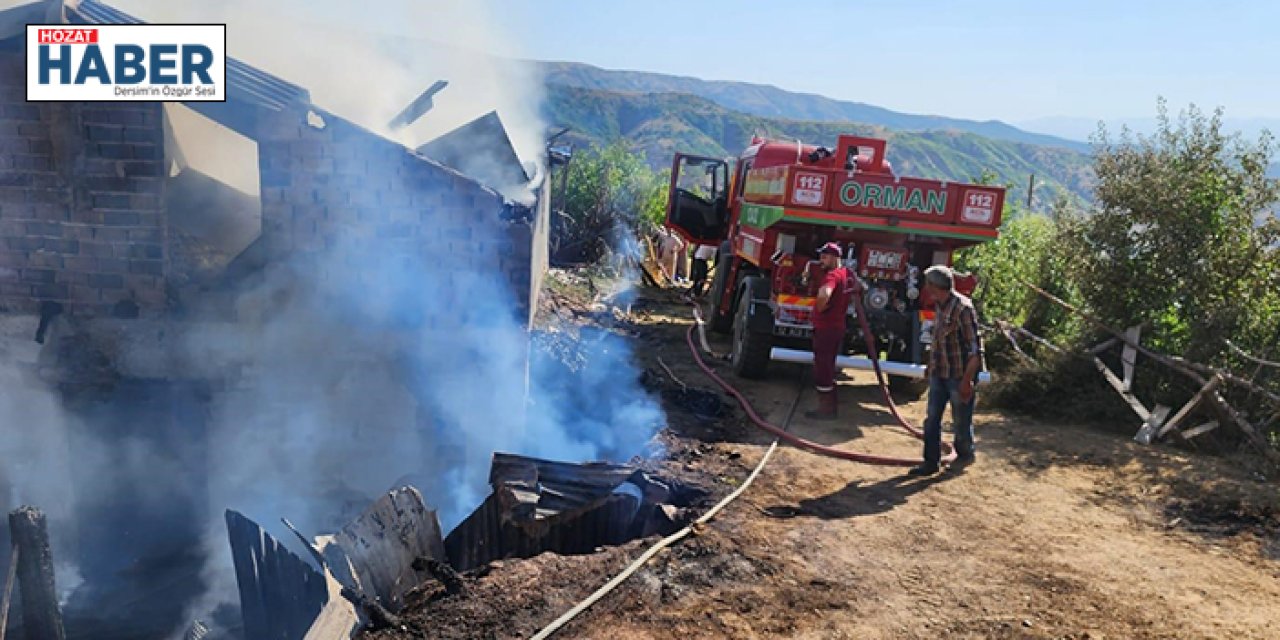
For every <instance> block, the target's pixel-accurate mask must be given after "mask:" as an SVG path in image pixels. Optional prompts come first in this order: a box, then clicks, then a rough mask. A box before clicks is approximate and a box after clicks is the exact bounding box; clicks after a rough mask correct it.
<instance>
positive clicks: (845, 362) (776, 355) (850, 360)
mask: <svg viewBox="0 0 1280 640" xmlns="http://www.w3.org/2000/svg"><path fill="white" fill-rule="evenodd" d="M769 358H770V359H772V360H777V361H778V362H796V363H799V364H813V352H812V351H801V350H799V349H783V348H782V347H774V348H773V350H772V351H770V352H769ZM836 366H837V367H840V368H841V369H861V370H863V371H873V370H874V369H873V367H872V365H871V359H870V358H855V357H853V356H836ZM880 370H881V371H883V372H884V373H885V375H888V376H902V377H904V378H916V379H923V378H924V370H925V366H924V365H922V364H907V363H905V362H893V361H892V360H881V361H880ZM988 382H991V373H990V372H987V371H982V372H980V373H978V384H985V383H988Z"/></svg>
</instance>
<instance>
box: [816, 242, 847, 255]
mask: <svg viewBox="0 0 1280 640" xmlns="http://www.w3.org/2000/svg"><path fill="white" fill-rule="evenodd" d="M824 253H829V254H831V255H833V256H838V255H841V254H843V253H844V252H843V251H841V250H840V245H839V243H835V242H828V243H826V244H824V245H822V248H821V249H818V255H822V254H824Z"/></svg>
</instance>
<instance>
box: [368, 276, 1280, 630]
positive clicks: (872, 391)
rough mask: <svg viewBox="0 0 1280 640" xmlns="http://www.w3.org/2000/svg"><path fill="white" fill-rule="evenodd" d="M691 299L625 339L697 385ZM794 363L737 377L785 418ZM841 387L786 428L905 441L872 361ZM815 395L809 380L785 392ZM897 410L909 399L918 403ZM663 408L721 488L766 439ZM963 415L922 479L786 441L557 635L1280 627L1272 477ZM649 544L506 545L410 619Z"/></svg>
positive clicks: (875, 448)
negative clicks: (726, 498) (825, 405)
mask: <svg viewBox="0 0 1280 640" xmlns="http://www.w3.org/2000/svg"><path fill="white" fill-rule="evenodd" d="M685 314H686V309H685V308H683V307H680V306H679V305H678V304H676V303H675V301H674V300H673V299H670V298H667V299H664V300H663V301H662V302H651V303H650V304H649V305H648V307H647V309H645V310H644V311H641V312H639V314H638V317H639V320H638V321H637V322H636V323H635V324H633V325H632V331H634V332H635V333H636V334H638V347H637V348H638V350H639V354H638V357H639V358H640V360H641V361H642V362H641V364H643V365H645V366H647V367H650V368H652V369H655V370H659V371H660V370H661V369H660V368H659V367H658V359H659V358H661V359H662V361H663V362H664V363H666V364H668V365H669V366H670V368H671V369H672V370H673V372H674V373H675V375H676V377H677V378H679V379H680V380H681V381H682V382H684V383H685V384H688V385H691V386H697V387H703V388H712V386H713V385H712V383H711V382H710V381H709V380H708V379H707V378H706V377H705V376H704V375H703V374H702V373H701V372H700V371H699V370H697V369H696V368H695V367H694V365H693V363H692V360H691V358H690V356H689V353H688V350H687V348H686V347H685V346H684V340H683V332H684V330H685V328H686V327H687V322H688V319H687V317H686V315H685ZM713 346H718V347H719V348H727V345H725V344H723V343H721V344H718V345H713ZM719 368H720V369H721V370H722V371H724V370H727V367H726V366H724V365H720V366H719ZM802 374H803V371H802V370H801V369H799V368H794V367H780V368H778V369H777V371H776V372H775V374H774V376H773V378H772V379H770V380H766V381H760V382H743V381H738V382H740V383H741V388H742V389H743V390H744V391H746V392H747V394H748V396H749V397H750V398H752V399H753V401H754V403H755V405H756V407H757V409H758V410H759V411H761V412H762V413H764V414H765V415H766V416H767V417H768V418H769V419H771V420H773V421H775V422H778V423H780V422H782V420H783V419H784V416H785V414H786V412H787V409H788V407H789V405H790V403H791V401H792V399H793V398H794V397H795V394H796V390H797V384H796V381H797V378H798V377H799V376H801V375H802ZM664 375H665V374H664ZM672 384H675V383H672ZM839 393H840V402H841V412H842V413H841V420H840V421H839V422H837V423H833V424H820V423H814V422H810V421H807V420H806V419H805V418H804V417H803V416H802V415H799V414H800V413H802V412H798V413H797V416H796V418H795V420H794V421H793V422H792V430H793V431H794V432H796V433H798V434H801V435H803V436H804V437H807V438H810V439H812V440H816V441H818V442H821V443H824V444H829V445H833V446H840V447H846V448H849V449H851V450H858V451H867V452H875V453H884V454H893V455H901V456H914V455H918V452H919V446H918V444H917V441H915V440H913V439H911V438H910V437H909V436H907V435H905V434H904V433H903V432H902V431H901V430H900V429H898V428H897V427H896V425H895V424H894V423H893V421H892V418H891V416H890V415H889V414H888V412H887V411H886V410H885V409H884V407H883V406H882V403H881V401H880V396H879V393H878V391H877V389H876V388H875V387H874V386H872V384H871V378H870V376H866V375H861V374H860V375H859V376H855V377H853V378H851V379H848V380H845V381H843V382H842V384H841V387H840V391H839ZM1069 401H1070V399H1069V398H1046V399H1045V402H1069ZM812 402H813V397H812V394H811V393H808V394H806V395H805V397H804V399H803V401H802V404H801V406H802V408H804V407H807V406H809V405H811V404H812ZM904 409H905V411H904V412H905V414H906V415H907V416H908V417H909V418H910V419H912V420H913V421H917V422H918V421H919V420H920V419H921V418H922V417H923V415H922V414H923V402H915V403H911V404H908V405H907V406H906V407H905V408H904ZM671 422H672V428H671V429H670V431H669V433H667V434H665V435H664V436H663V438H664V442H665V443H666V444H667V445H668V450H669V455H668V458H667V459H666V460H664V461H663V462H662V463H661V465H660V466H661V467H662V468H664V469H665V470H667V471H668V472H670V473H672V474H676V475H683V476H684V477H686V478H694V479H697V480H699V481H701V482H703V483H706V484H709V485H711V486H712V487H713V489H714V490H715V491H716V492H717V493H719V494H721V495H723V493H725V492H727V491H729V490H731V489H732V487H733V485H734V484H736V483H737V482H740V481H741V479H742V478H744V477H745V476H746V474H747V472H748V471H749V470H750V469H751V468H752V467H753V466H754V465H755V463H756V462H757V461H758V459H759V457H760V456H761V455H762V453H763V451H764V450H765V448H766V447H767V445H768V443H769V442H770V440H769V438H767V437H766V436H765V435H764V434H763V432H760V431H758V430H756V429H754V428H753V427H750V426H748V424H747V423H746V422H745V420H744V419H743V417H742V412H741V411H735V412H734V413H733V414H732V416H731V417H729V418H726V419H723V420H721V421H719V422H718V423H716V424H709V423H706V422H705V421H699V420H697V419H696V418H693V417H692V416H690V415H688V414H682V413H681V412H680V411H679V410H678V408H671ZM977 424H978V436H977V437H978V440H979V453H978V456H979V457H978V462H977V463H976V464H974V465H973V466H971V467H969V468H968V469H966V470H964V471H963V472H958V473H947V474H943V475H940V476H937V477H935V478H932V479H924V480H916V479H908V478H907V477H906V476H905V475H904V473H903V470H902V469H898V468H888V467H870V466H862V465H856V464H851V463H848V462H842V461H837V460H831V459H826V458H819V457H816V456H813V455H810V454H807V453H804V452H801V451H798V450H795V449H792V448H785V449H782V450H780V451H779V452H778V454H777V455H776V456H775V457H774V459H773V460H772V461H771V462H770V464H769V466H768V467H766V469H765V471H764V473H763V474H762V476H761V477H760V479H759V480H758V481H757V482H756V484H755V485H753V487H752V488H751V489H750V491H748V492H747V493H746V494H745V495H744V496H743V498H742V499H741V500H739V501H738V502H736V503H734V505H732V506H730V507H729V508H728V509H727V510H726V511H725V512H724V513H723V514H722V515H721V516H720V517H719V518H718V519H717V520H715V521H714V522H712V523H711V524H710V526H709V527H707V529H706V530H705V531H703V532H702V533H701V535H699V536H697V537H696V538H693V539H691V540H689V541H687V542H685V543H683V544H682V545H680V546H679V547H678V548H675V549H672V550H669V551H667V552H665V553H663V554H662V555H660V556H659V557H658V558H657V559H656V560H655V561H654V562H652V563H651V564H650V565H648V567H647V568H646V569H644V570H642V571H641V572H640V573H639V574H638V575H637V576H636V577H635V578H633V579H632V580H631V581H630V582H628V583H627V584H625V585H624V586H623V587H621V588H620V589H619V590H618V591H616V592H615V593H614V594H612V595H611V596H610V597H608V598H607V599H606V600H604V601H603V602H601V603H600V604H599V605H597V606H596V607H595V608H594V609H592V610H590V611H589V612H588V613H587V614H586V615H584V616H583V617H582V618H581V619H580V620H579V621H577V622H575V623H573V624H571V625H570V626H569V627H567V628H566V629H565V630H564V631H563V632H562V633H561V636H559V637H582V638H671V637H677V638H679V637H684V638H693V637H699V638H700V637H730V638H774V637H794V638H929V637H940V636H945V637H975V638H1104V637H1106V638H1280V498H1278V497H1277V495H1276V485H1275V484H1274V481H1272V482H1267V481H1266V480H1265V478H1262V477H1261V476H1258V475H1257V472H1256V471H1253V470H1250V469H1249V468H1248V465H1247V464H1241V463H1240V462H1239V461H1227V460H1222V459H1215V458H1208V457H1203V456H1194V455H1189V454H1181V453H1178V452H1176V451H1174V450H1172V449H1170V448H1167V447H1142V446H1139V445H1137V444H1135V443H1133V442H1131V441H1129V440H1127V439H1126V438H1123V437H1120V436H1116V435H1111V434H1106V433H1103V432H1101V431H1099V430H1096V429H1090V428H1087V427H1084V426H1074V425H1049V424H1040V423H1037V422H1035V421H1032V420H1028V419H1024V418H1017V417H1011V416H1006V415H1003V414H1001V413H998V412H994V411H991V410H989V409H984V408H982V407H981V406H980V408H979V412H978V416H977ZM1135 428H1136V426H1135ZM766 512H767V513H766ZM770 514H772V515H770ZM778 516H782V517H778ZM647 544H648V543H647V542H645V541H638V542H636V543H632V544H631V545H628V546H625V547H622V548H618V549H610V550H606V551H605V552H603V553H597V554H594V555H592V556H585V557H575V558H561V557H556V556H550V555H544V556H540V557H538V558H533V559H530V560H523V561H508V562H505V563H502V566H500V567H498V568H496V569H494V570H493V571H492V572H490V573H489V574H488V575H486V576H484V577H481V578H478V579H477V580H475V581H474V582H475V584H474V587H473V590H472V595H471V596H470V597H469V599H467V601H465V602H463V601H456V600H451V599H450V598H443V599H437V600H436V601H435V602H434V603H433V604H431V605H430V606H429V607H426V609H425V610H424V611H423V612H421V617H420V618H418V619H417V621H416V622H415V624H416V625H420V626H419V627H418V628H419V629H421V630H422V631H423V632H424V633H426V634H427V635H429V636H443V637H520V636H525V637H527V636H528V635H529V634H531V633H532V632H534V631H536V630H537V628H539V627H540V626H541V625H542V624H545V623H546V622H549V621H550V620H551V619H553V618H555V617H556V616H557V615H559V614H560V613H561V612H562V611H563V610H565V609H567V608H568V607H570V606H572V604H574V603H575V602H576V601H577V600H578V599H580V598H581V597H583V596H585V595H586V594H588V593H590V591H591V590H593V589H594V588H595V587H597V586H598V585H599V584H602V583H603V582H604V581H605V580H607V579H608V577H609V576H610V575H612V573H613V572H615V571H617V570H618V569H619V568H621V567H622V566H625V564H626V563H627V561H629V559H630V558H633V557H635V556H636V555H638V554H639V553H640V551H641V550H643V548H644V547H645V546H647ZM460 625H461V626H460ZM455 631H456V632H458V635H454V633H455ZM462 631H465V632H466V633H468V634H471V635H466V634H464V633H462ZM375 637H416V636H412V635H406V636H399V635H380V636H375Z"/></svg>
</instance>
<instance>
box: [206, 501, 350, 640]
mask: <svg viewBox="0 0 1280 640" xmlns="http://www.w3.org/2000/svg"><path fill="white" fill-rule="evenodd" d="M226 519H227V535H228V537H229V538H230V539H231V556H232V559H233V561H234V563H235V568H236V582H237V584H238V586H239V588H240V612H241V615H242V617H243V618H244V630H245V636H246V637H249V638H254V639H255V640H297V639H298V638H302V637H303V636H305V635H306V633H307V630H308V629H310V628H311V625H312V623H313V622H314V621H315V619H316V617H317V616H319V615H320V611H321V609H323V608H324V606H325V604H326V603H327V602H328V601H329V590H328V587H327V586H326V582H325V578H324V576H321V575H320V574H319V573H317V572H316V571H315V570H314V569H312V568H311V566H310V565H308V564H307V563H306V562H305V561H303V560H302V559H301V558H299V557H298V556H295V555H293V554H292V553H290V552H289V550H288V549H286V548H284V546H283V545H281V544H280V543H279V542H277V541H276V539H275V538H273V537H271V535H270V534H268V533H267V532H266V531H263V530H262V527H259V526H258V524H257V523H255V522H254V521H252V520H250V519H248V518H246V517H244V516H243V515H241V514H239V513H237V512H235V511H231V510H228V511H227V512H226Z"/></svg>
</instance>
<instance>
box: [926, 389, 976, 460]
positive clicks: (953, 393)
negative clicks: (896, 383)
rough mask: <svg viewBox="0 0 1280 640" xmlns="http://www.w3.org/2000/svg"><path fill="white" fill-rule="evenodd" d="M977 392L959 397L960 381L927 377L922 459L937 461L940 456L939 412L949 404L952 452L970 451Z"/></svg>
mask: <svg viewBox="0 0 1280 640" xmlns="http://www.w3.org/2000/svg"><path fill="white" fill-rule="evenodd" d="M977 401H978V392H977V391H976V390H975V391H974V392H973V397H971V398H969V401H968V402H964V401H963V400H961V399H960V381H959V380H955V379H948V378H938V377H934V376H931V377H930V378H929V412H928V415H927V416H926V417H925V419H924V461H925V463H926V464H938V461H939V460H941V459H942V413H943V412H944V411H946V410H947V405H948V404H949V405H951V428H952V430H953V431H955V447H956V452H957V453H960V454H969V453H973V405H974V404H975V403H976V402H977Z"/></svg>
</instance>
